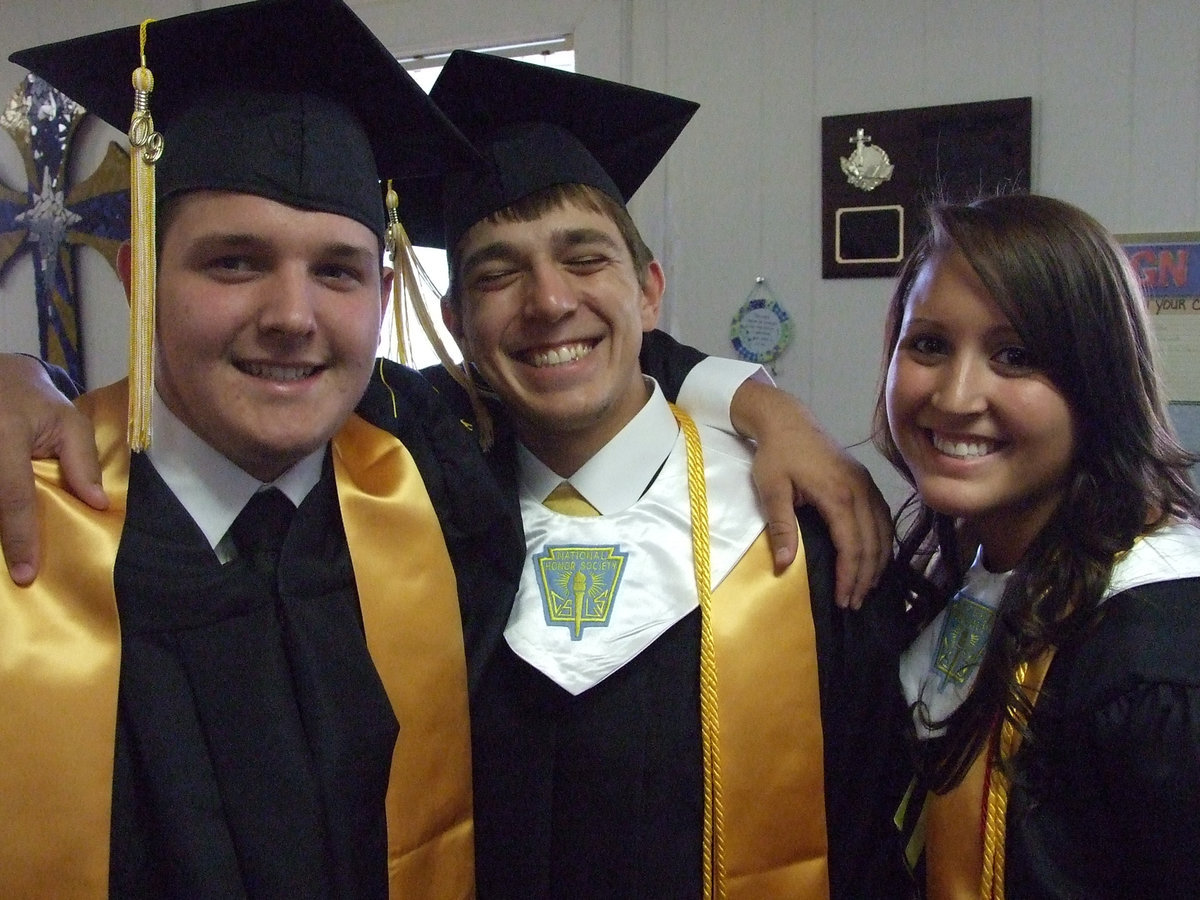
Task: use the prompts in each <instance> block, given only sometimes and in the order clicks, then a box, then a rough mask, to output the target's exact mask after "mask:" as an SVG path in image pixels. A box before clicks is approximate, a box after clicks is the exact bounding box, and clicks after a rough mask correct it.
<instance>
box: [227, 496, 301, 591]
mask: <svg viewBox="0 0 1200 900" xmlns="http://www.w3.org/2000/svg"><path fill="white" fill-rule="evenodd" d="M295 512H296V507H295V506H294V505H292V501H291V500H289V499H288V498H287V495H285V494H284V493H283V492H282V491H281V490H279V488H274V487H272V488H267V489H266V490H265V491H259V492H258V493H257V494H255V495H254V496H253V497H251V498H250V502H249V503H247V504H246V505H245V506H243V507H242V511H241V512H240V513H238V517H237V518H236V519H234V520H233V524H232V525H231V526H229V533H230V535H232V537H233V543H234V546H236V547H237V550H238V554H239V555H241V556H245V557H247V558H248V559H250V560H251V562H252V564H253V565H254V568H256V569H258V570H259V571H260V572H262V573H263V574H265V575H270V576H274V574H275V569H276V567H277V566H278V564H279V550H280V548H281V547H282V546H283V539H284V538H285V537H286V536H287V532H288V528H289V526H290V525H291V524H292V516H293V515H294V514H295Z"/></svg>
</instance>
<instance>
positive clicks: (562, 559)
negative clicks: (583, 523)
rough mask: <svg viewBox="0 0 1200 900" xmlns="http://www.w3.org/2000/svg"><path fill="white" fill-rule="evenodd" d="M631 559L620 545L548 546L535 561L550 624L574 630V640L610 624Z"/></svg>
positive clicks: (543, 609) (572, 632)
mask: <svg viewBox="0 0 1200 900" xmlns="http://www.w3.org/2000/svg"><path fill="white" fill-rule="evenodd" d="M628 558H629V554H628V553H622V552H621V550H620V547H619V546H616V545H614V546H609V547H583V546H575V547H552V546H549V545H547V546H546V549H545V551H544V552H542V553H539V554H538V555H536V556H535V557H534V558H533V563H534V566H535V567H536V571H537V580H538V589H539V590H540V591H541V595H542V611H543V612H544V613H545V614H546V624H547V625H562V626H564V627H566V628H570V629H571V640H573V641H578V640H581V639H582V638H583V629H584V628H586V627H589V626H595V625H599V626H605V625H607V624H608V622H609V619H610V617H611V616H612V610H613V603H614V602H615V601H616V597H617V588H618V586H619V585H620V583H621V574H622V573H623V572H624V571H625V561H626V560H627V559H628Z"/></svg>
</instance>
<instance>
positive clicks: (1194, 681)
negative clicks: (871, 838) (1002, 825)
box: [1005, 578, 1200, 900]
mask: <svg viewBox="0 0 1200 900" xmlns="http://www.w3.org/2000/svg"><path fill="white" fill-rule="evenodd" d="M1030 730H1031V734H1032V739H1031V740H1030V741H1029V742H1028V743H1026V744H1023V745H1022V749H1021V752H1019V753H1018V757H1017V759H1018V764H1019V769H1018V771H1017V773H1016V775H1015V778H1014V782H1013V786H1012V790H1011V793H1010V797H1009V805H1008V819H1007V834H1008V837H1007V846H1006V857H1005V858H1006V867H1005V888H1006V891H1007V894H1008V896H1010V897H1019V898H1031V900H1038V898H1051V897H1054V898H1088V900H1098V898H1112V900H1118V898H1119V900H1133V898H1174V897H1178V898H1184V897H1195V896H1197V893H1198V892H1200V579H1197V578H1192V579H1184V580H1180V581H1167V582H1161V583H1158V584H1151V585H1146V586H1143V587H1138V588H1134V589H1131V590H1129V591H1126V592H1124V593H1122V594H1118V595H1116V596H1114V597H1111V598H1109V599H1108V600H1107V601H1105V603H1104V605H1103V607H1102V608H1101V616H1100V618H1099V621H1098V623H1097V624H1096V625H1095V626H1094V627H1093V628H1091V629H1089V630H1088V631H1087V632H1086V633H1084V634H1082V635H1080V637H1079V638H1078V639H1077V640H1075V641H1073V642H1072V643H1071V644H1070V645H1068V646H1064V647H1062V648H1060V649H1059V650H1058V651H1057V652H1056V653H1055V656H1054V659H1053V661H1052V662H1051V665H1050V669H1049V671H1048V672H1047V673H1046V679H1045V682H1044V684H1043V687H1042V693H1041V695H1040V697H1039V699H1038V702H1037V705H1036V706H1035V707H1034V713H1033V717H1032V719H1031V721H1030Z"/></svg>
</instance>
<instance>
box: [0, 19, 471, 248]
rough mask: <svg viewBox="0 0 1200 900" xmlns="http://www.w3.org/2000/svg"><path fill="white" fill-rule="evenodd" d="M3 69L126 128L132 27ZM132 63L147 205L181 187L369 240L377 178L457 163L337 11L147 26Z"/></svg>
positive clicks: (381, 57) (21, 55)
mask: <svg viewBox="0 0 1200 900" xmlns="http://www.w3.org/2000/svg"><path fill="white" fill-rule="evenodd" d="M10 59H11V60H12V61H13V62H15V63H17V64H19V65H22V66H24V67H26V68H27V69H29V70H31V71H32V72H34V73H36V74H37V75H40V76H41V77H42V78H44V79H46V81H48V82H50V83H51V84H52V85H54V87H56V88H58V89H59V90H60V91H62V92H63V93H64V94H66V95H67V96H69V97H70V98H71V99H73V100H75V101H77V102H78V103H80V104H81V105H82V106H83V107H84V108H86V109H87V110H88V111H89V112H92V113H94V114H95V115H97V116H99V117H100V118H101V119H103V120H104V121H106V122H108V123H109V124H110V125H112V126H114V127H115V128H117V129H118V130H120V131H126V130H127V129H128V128H129V119H130V113H131V111H132V107H133V88H132V87H131V85H130V73H131V72H132V71H133V69H134V67H135V66H136V65H137V63H138V60H139V27H138V26H136V25H134V26H130V27H126V28H119V29H115V30H113V31H107V32H103V33H100V34H92V35H87V36H85V37H79V38H75V39H72V40H67V41H61V42H59V43H55V44H48V45H45V46H42V47H35V48H33V49H30V50H21V51H18V52H16V53H14V54H12V56H11V57H10ZM145 65H146V67H147V68H148V69H149V70H150V71H151V72H153V75H154V90H153V92H152V93H151V95H150V100H149V105H150V111H151V113H152V115H153V117H154V123H155V125H156V127H157V128H158V130H159V131H160V132H161V133H162V134H163V138H164V150H163V155H162V159H161V160H160V162H159V163H158V166H157V168H158V191H159V196H160V198H162V197H163V196H165V195H167V194H170V193H174V192H176V191H180V190H186V189H194V188H215V189H224V190H234V191H239V192H244V193H254V194H258V195H262V196H266V197H269V198H270V199H275V200H280V201H281V202H285V203H289V204H291V205H294V206H300V207H302V208H313V209H318V210H321V211H327V212H336V213H338V214H341V215H346V216H349V217H350V218H353V219H356V220H358V221H362V222H363V223H364V224H365V225H367V227H369V228H370V229H371V230H372V231H374V232H375V233H376V234H379V235H382V234H383V231H384V228H385V226H386V215H385V213H384V207H383V193H382V190H381V188H380V187H379V178H380V177H381V176H382V177H383V178H395V179H399V178H407V177H412V176H431V175H437V174H440V173H443V172H445V171H446V170H447V169H449V168H452V167H455V166H456V165H462V164H463V163H464V161H465V160H467V159H468V158H469V157H468V154H469V153H470V149H469V147H467V146H466V145H465V144H464V143H463V142H462V140H461V138H460V137H459V136H458V135H457V134H456V133H455V131H454V129H453V128H452V127H450V126H449V125H448V124H447V123H446V121H445V119H444V117H443V116H442V115H441V114H440V113H439V112H438V110H437V108H436V107H435V106H433V104H432V103H430V101H429V99H428V97H427V96H426V95H425V92H424V91H422V90H421V88H420V86H419V85H418V84H417V83H416V82H415V81H413V79H412V77H411V76H409V74H408V73H407V72H406V71H405V70H404V68H403V66H401V65H400V64H399V63H398V62H397V61H396V59H395V57H394V56H393V55H392V54H391V53H390V52H389V51H388V50H387V48H386V47H385V46H384V45H383V44H382V43H381V42H380V41H379V39H378V38H376V37H375V35H374V34H373V33H372V32H371V31H370V30H369V29H368V28H367V27H366V26H365V25H364V24H363V23H362V21H361V20H359V18H358V17H357V16H356V15H355V14H354V13H353V12H352V11H351V10H350V9H349V7H347V6H346V5H345V3H343V2H341V0H259V2H255V3H240V4H237V5H234V6H224V7H219V8H216V9H209V10H204V11H202V12H197V13H189V14H186V15H181V16H175V17H172V18H169V19H162V20H159V21H153V22H150V23H149V24H148V26H147V28H146V54H145ZM310 95H311V96H310ZM312 98H326V99H330V100H333V101H335V103H322V102H320V101H319V100H315V99H312ZM360 135H361V136H362V137H365V142H364V140H362V139H361V137H359V136H360ZM372 151H373V154H374V165H372V164H371V153H372Z"/></svg>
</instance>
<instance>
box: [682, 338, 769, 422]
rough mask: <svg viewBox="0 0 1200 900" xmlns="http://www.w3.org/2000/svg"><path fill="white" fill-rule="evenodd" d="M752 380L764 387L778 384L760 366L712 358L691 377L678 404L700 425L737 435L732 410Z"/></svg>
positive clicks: (701, 364)
mask: <svg viewBox="0 0 1200 900" xmlns="http://www.w3.org/2000/svg"><path fill="white" fill-rule="evenodd" d="M751 378H753V379H754V380H755V381H758V382H761V383H763V384H768V385H774V384H775V382H774V380H772V378H771V376H770V374H768V372H767V370H766V369H764V368H763V367H762V366H760V365H758V364H757V363H751V362H745V361H743V360H740V359H726V358H724V357H720V356H709V357H706V358H705V359H703V360H701V361H700V362H699V363H698V364H697V365H696V366H695V367H694V368H693V369H692V371H691V372H689V373H688V376H687V378H685V379H684V382H683V386H682V387H681V388H680V389H679V399H678V400H677V401H676V402H677V404H678V406H679V408H680V409H682V410H683V411H684V412H686V413H687V414H688V415H689V416H691V417H692V418H693V419H694V420H695V421H696V424H697V425H707V426H708V427H710V428H716V429H718V430H720V431H724V432H725V433H726V434H737V431H735V430H734V427H733V422H732V421H731V420H730V416H729V409H730V407H731V406H732V405H733V395H734V394H735V393H737V389H738V388H739V387H741V386H742V383H743V382H745V381H746V380H747V379H751Z"/></svg>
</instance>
